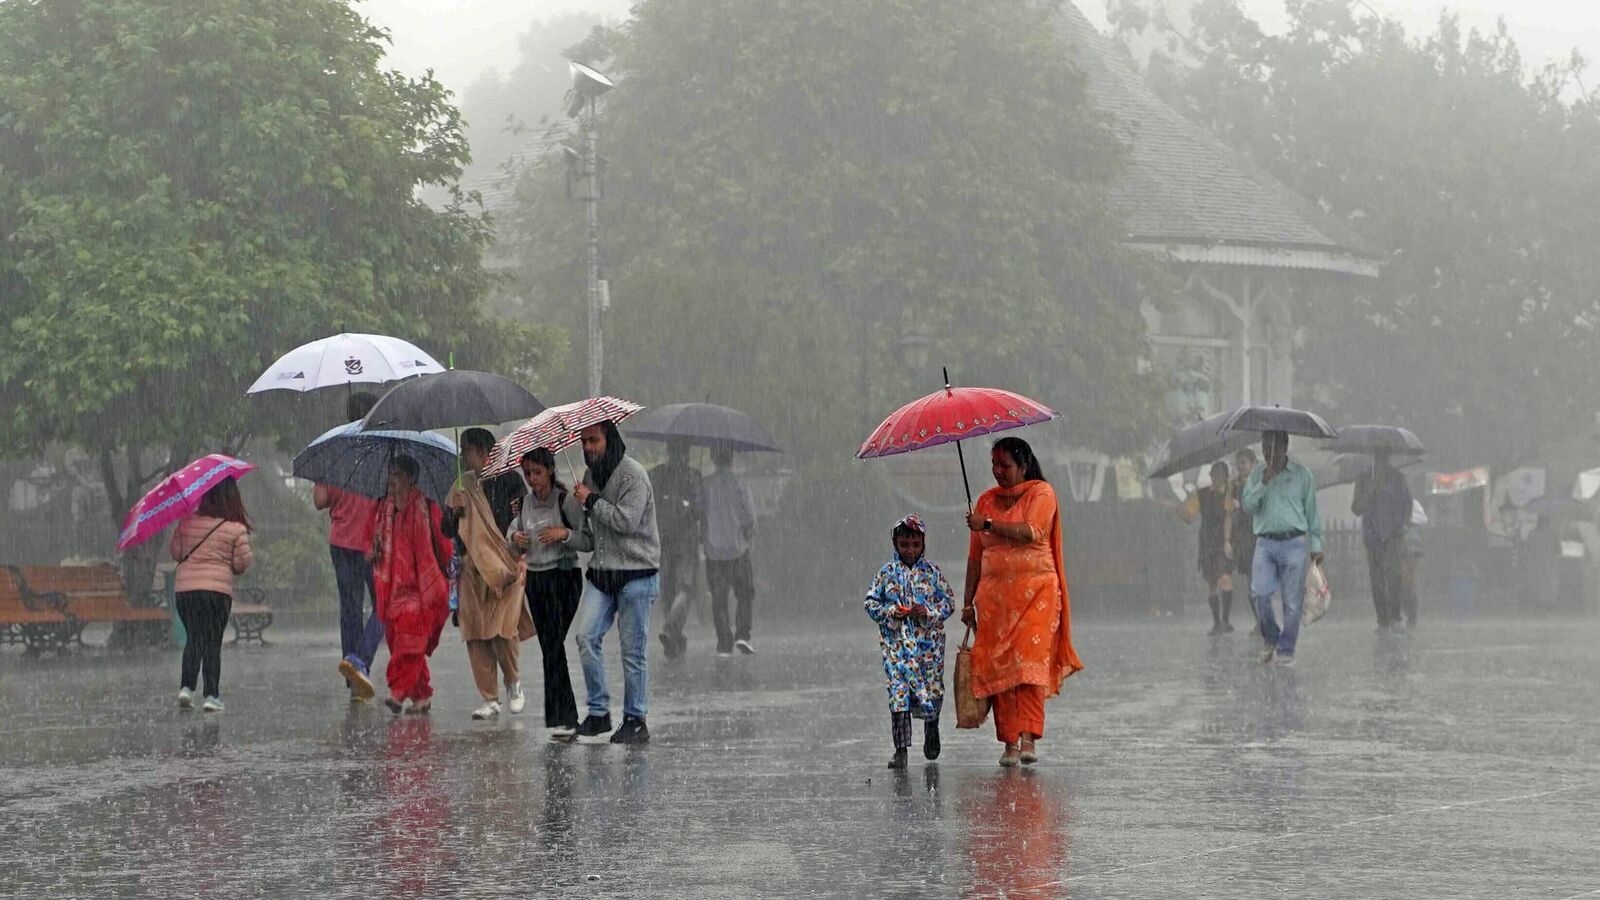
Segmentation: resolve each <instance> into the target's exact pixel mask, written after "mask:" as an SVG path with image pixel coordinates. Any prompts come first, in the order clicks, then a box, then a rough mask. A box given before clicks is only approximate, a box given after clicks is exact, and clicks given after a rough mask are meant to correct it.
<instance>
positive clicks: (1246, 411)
mask: <svg viewBox="0 0 1600 900" xmlns="http://www.w3.org/2000/svg"><path fill="white" fill-rule="evenodd" d="M1224 431H1283V432H1287V433H1289V434H1298V435H1301V436H1303V437H1314V438H1336V437H1338V436H1339V432H1337V431H1334V430H1333V429H1332V428H1331V427H1329V426H1328V423H1327V422H1324V421H1323V420H1322V417H1321V416H1319V415H1317V414H1316V413H1313V412H1306V411H1305V410H1302V409H1289V408H1288V407H1285V406H1241V407H1239V408H1238V409H1236V410H1234V411H1233V412H1232V413H1230V414H1229V415H1228V418H1227V419H1225V420H1223V423H1222V427H1220V428H1218V429H1217V433H1218V434H1221V433H1222V432H1224Z"/></svg>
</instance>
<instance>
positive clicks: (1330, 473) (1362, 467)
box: [1312, 432, 1422, 491]
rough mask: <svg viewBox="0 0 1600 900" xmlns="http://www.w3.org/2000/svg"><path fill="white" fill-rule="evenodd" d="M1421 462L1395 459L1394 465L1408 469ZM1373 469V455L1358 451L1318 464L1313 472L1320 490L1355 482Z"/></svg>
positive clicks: (1413, 458) (1412, 459) (1412, 458)
mask: <svg viewBox="0 0 1600 900" xmlns="http://www.w3.org/2000/svg"><path fill="white" fill-rule="evenodd" d="M1343 436H1344V435H1343V432H1340V437H1343ZM1324 449H1330V448H1324ZM1421 462H1422V460H1420V459H1418V458H1416V457H1411V458H1409V459H1400V460H1396V461H1395V463H1394V467H1395V468H1397V469H1408V468H1411V467H1413V466H1416V465H1419V464H1421ZM1371 471H1372V457H1370V456H1364V455H1361V454H1357V453H1347V454H1345V455H1344V456H1340V457H1338V458H1336V459H1334V461H1333V462H1332V463H1330V464H1328V465H1326V466H1318V467H1317V468H1316V469H1315V470H1313V472H1312V474H1313V475H1315V476H1316V482H1317V490H1319V491H1320V490H1323V489H1326V488H1331V487H1338V486H1339V485H1341V484H1355V482H1356V479H1357V478H1360V477H1361V476H1362V474H1363V473H1366V472H1371Z"/></svg>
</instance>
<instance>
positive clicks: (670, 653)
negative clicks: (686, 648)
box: [658, 631, 683, 659]
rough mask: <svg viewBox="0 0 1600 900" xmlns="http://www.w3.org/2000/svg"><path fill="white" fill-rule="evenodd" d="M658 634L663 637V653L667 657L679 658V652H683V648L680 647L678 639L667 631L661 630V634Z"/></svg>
mask: <svg viewBox="0 0 1600 900" xmlns="http://www.w3.org/2000/svg"><path fill="white" fill-rule="evenodd" d="M658 636H659V637H660V638H661V652H662V654H663V655H665V656H666V657H667V659H677V658H678V654H680V653H682V652H683V651H682V650H679V649H678V641H677V639H676V638H674V637H673V636H672V635H670V634H667V633H666V632H665V631H663V632H661V634H660V635H658Z"/></svg>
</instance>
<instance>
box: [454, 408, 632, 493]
mask: <svg viewBox="0 0 1600 900" xmlns="http://www.w3.org/2000/svg"><path fill="white" fill-rule="evenodd" d="M641 409H644V407H643V406H640V405H639V404H637V403H631V402H629V401H627V400H622V399H619V398H617V397H591V398H590V399H588V400H579V401H578V402H577V403H568V404H566V405H564V406H552V407H550V408H549V409H547V410H545V411H544V412H542V413H539V414H538V415H537V416H534V417H533V418H531V419H529V420H528V421H527V422H525V423H523V424H522V425H520V426H518V428H517V429H516V430H515V431H513V432H511V433H510V434H508V435H506V436H505V437H503V438H501V439H500V442H499V443H497V444H495V445H494V450H492V451H490V453H489V464H488V465H487V466H485V467H484V469H483V477H485V478H489V477H492V476H495V475H499V474H500V473H501V472H509V471H511V470H512V469H514V468H516V467H517V464H518V463H520V462H521V461H522V457H523V455H524V454H526V453H527V452H528V451H529V450H532V449H533V448H535V447H544V448H546V449H548V450H550V451H551V452H552V453H559V452H561V451H562V450H565V449H566V448H568V447H570V446H572V445H573V444H576V443H577V442H578V432H580V431H582V430H583V429H585V428H588V427H589V426H590V425H599V424H600V423H601V422H621V421H623V420H624V419H626V418H628V417H629V416H631V415H633V414H634V413H636V412H638V411H639V410H641Z"/></svg>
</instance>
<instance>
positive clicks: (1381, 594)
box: [1350, 451, 1416, 631]
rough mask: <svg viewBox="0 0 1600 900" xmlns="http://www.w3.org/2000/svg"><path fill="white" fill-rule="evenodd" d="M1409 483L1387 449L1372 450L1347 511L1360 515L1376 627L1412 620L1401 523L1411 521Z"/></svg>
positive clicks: (1403, 624) (1401, 625)
mask: <svg viewBox="0 0 1600 900" xmlns="http://www.w3.org/2000/svg"><path fill="white" fill-rule="evenodd" d="M1411 504H1412V500H1411V489H1410V488H1409V487H1407V486H1406V478H1405V476H1404V475H1401V474H1400V470H1399V469H1397V468H1395V467H1394V466H1393V465H1392V464H1391V462H1390V456H1389V453H1388V452H1384V451H1380V452H1378V453H1376V454H1374V455H1373V460H1372V468H1371V469H1370V470H1369V471H1366V472H1363V473H1361V475H1360V476H1359V477H1358V478H1356V486H1355V498H1354V499H1353V500H1352V501H1351V503H1350V511H1351V512H1353V513H1355V514H1356V515H1358V516H1360V517H1361V543H1362V545H1363V546H1364V547H1365V548H1366V551H1367V573H1368V576H1369V578H1370V579H1371V582H1372V606H1373V609H1374V611H1375V612H1376V613H1377V617H1378V628H1379V629H1380V630H1384V629H1388V630H1395V631H1398V630H1402V629H1403V628H1405V627H1408V626H1412V625H1415V624H1416V612H1415V609H1414V607H1413V608H1412V610H1411V614H1410V617H1409V618H1410V621H1406V620H1405V618H1403V607H1405V606H1407V605H1408V604H1406V603H1405V602H1404V595H1405V590H1406V589H1405V584H1404V573H1405V556H1406V553H1407V544H1406V528H1407V525H1408V524H1409V523H1410V521H1411Z"/></svg>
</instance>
